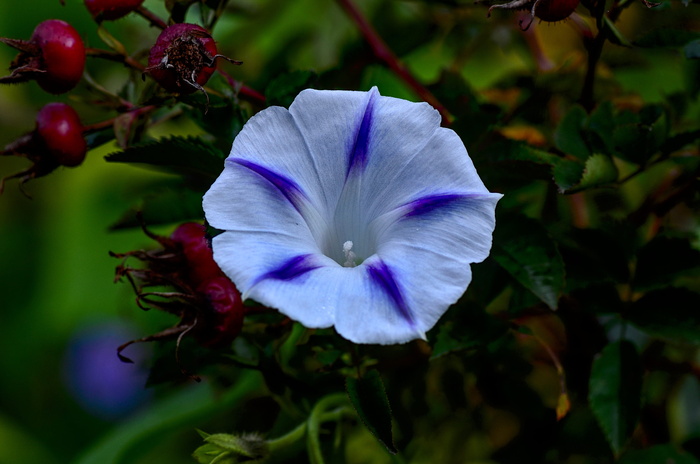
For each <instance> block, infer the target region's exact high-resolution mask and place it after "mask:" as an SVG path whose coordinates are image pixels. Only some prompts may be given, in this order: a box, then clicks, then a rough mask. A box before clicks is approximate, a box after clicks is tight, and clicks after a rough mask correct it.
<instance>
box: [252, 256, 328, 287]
mask: <svg viewBox="0 0 700 464" xmlns="http://www.w3.org/2000/svg"><path fill="white" fill-rule="evenodd" d="M312 261H313V259H312V255H310V254H306V255H299V256H295V257H293V258H290V259H288V260H287V261H285V262H284V263H282V265H281V266H279V267H278V268H277V269H274V270H272V271H269V272H266V273H265V274H263V275H261V276H260V277H258V278H257V279H256V281H255V283H258V282H260V281H262V280H265V279H275V280H294V279H297V278H299V277H301V276H303V275H305V274H306V273H307V272H310V271H313V270H314V269H318V268H319V267H321V266H319V265H317V264H313V262H312Z"/></svg>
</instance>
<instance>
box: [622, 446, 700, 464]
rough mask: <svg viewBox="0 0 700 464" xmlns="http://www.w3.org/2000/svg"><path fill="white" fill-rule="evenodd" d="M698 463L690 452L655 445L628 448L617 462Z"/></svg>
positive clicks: (631, 463)
mask: <svg viewBox="0 0 700 464" xmlns="http://www.w3.org/2000/svg"><path fill="white" fill-rule="evenodd" d="M660 463H664V464H665V463H667V464H671V463H672V464H700V461H698V460H697V459H696V458H695V457H694V456H693V455H692V454H690V453H688V452H685V451H683V450H679V449H677V448H676V447H675V446H673V445H670V444H667V445H656V446H652V447H651V448H647V449H641V450H629V451H627V452H626V453H625V454H623V455H622V457H621V458H620V460H619V461H618V464H660Z"/></svg>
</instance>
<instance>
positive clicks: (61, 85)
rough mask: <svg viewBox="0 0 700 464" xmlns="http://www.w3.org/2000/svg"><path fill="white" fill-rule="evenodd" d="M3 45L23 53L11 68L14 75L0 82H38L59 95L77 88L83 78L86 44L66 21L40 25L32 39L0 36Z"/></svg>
mask: <svg viewBox="0 0 700 464" xmlns="http://www.w3.org/2000/svg"><path fill="white" fill-rule="evenodd" d="M0 42H3V43H6V44H7V45H9V46H11V47H13V48H16V49H17V50H19V51H20V53H19V54H18V55H17V57H16V58H15V59H14V60H13V61H12V64H11V65H10V70H11V71H12V73H11V74H10V75H9V76H5V77H1V78H0V83H3V84H14V83H19V82H27V81H30V80H36V81H37V83H38V84H39V86H40V87H41V88H42V89H44V90H45V91H47V92H49V93H52V94H59V93H64V92H68V91H69V90H71V89H73V88H74V87H75V86H76V85H77V84H78V82H79V81H80V79H81V78H82V76H83V69H85V45H84V44H83V40H82V39H81V38H80V35H79V34H78V32H77V31H76V30H75V29H74V28H73V26H71V25H70V24H68V23H67V22H65V21H61V20H59V19H49V20H46V21H43V22H41V23H39V24H38V25H37V26H36V28H35V29H34V32H33V33H32V36H31V38H30V39H29V40H18V39H9V38H4V37H0Z"/></svg>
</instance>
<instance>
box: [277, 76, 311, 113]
mask: <svg viewBox="0 0 700 464" xmlns="http://www.w3.org/2000/svg"><path fill="white" fill-rule="evenodd" d="M317 77H318V76H317V75H316V73H314V72H311V71H292V72H290V73H286V74H282V75H280V76H277V77H276V78H275V79H274V80H273V81H272V82H270V84H269V85H268V86H267V88H266V89H265V98H266V99H267V104H268V106H275V105H276V106H284V107H285V108H289V105H291V104H292V102H293V101H294V98H296V96H297V95H298V94H299V92H301V91H302V90H304V89H308V88H310V87H313V85H314V83H315V82H316V79H317Z"/></svg>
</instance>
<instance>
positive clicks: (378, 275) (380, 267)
mask: <svg viewBox="0 0 700 464" xmlns="http://www.w3.org/2000/svg"><path fill="white" fill-rule="evenodd" d="M367 271H368V272H369V277H370V279H371V280H372V282H373V283H374V284H376V285H377V286H378V287H379V288H380V289H381V290H382V291H383V292H384V293H385V294H386V295H387V296H388V297H389V299H391V301H392V302H393V303H394V306H396V310H397V311H398V313H399V315H400V316H401V317H403V318H404V319H405V320H406V322H408V324H409V325H410V326H411V327H415V321H414V320H413V314H412V313H411V310H410V309H409V307H408V305H407V304H406V300H405V299H404V297H403V294H402V292H401V289H400V288H399V285H398V283H397V282H396V279H395V278H394V273H393V271H392V270H391V268H390V267H389V266H387V264H386V263H385V262H384V261H382V260H379V261H378V262H377V263H376V264H370V265H368V266H367Z"/></svg>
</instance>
